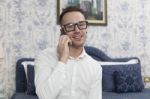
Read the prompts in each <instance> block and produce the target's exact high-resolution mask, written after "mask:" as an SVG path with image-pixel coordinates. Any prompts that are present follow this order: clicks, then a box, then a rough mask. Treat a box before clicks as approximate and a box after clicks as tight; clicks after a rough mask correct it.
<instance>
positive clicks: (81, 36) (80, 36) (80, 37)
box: [72, 35, 83, 41]
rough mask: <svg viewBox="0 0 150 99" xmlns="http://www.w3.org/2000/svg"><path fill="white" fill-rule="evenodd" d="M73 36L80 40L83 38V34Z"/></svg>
mask: <svg viewBox="0 0 150 99" xmlns="http://www.w3.org/2000/svg"><path fill="white" fill-rule="evenodd" d="M72 38H73V39H75V40H77V41H79V40H81V39H82V38H83V35H74V36H73V37H72Z"/></svg>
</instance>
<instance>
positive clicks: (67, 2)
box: [57, 0, 107, 25]
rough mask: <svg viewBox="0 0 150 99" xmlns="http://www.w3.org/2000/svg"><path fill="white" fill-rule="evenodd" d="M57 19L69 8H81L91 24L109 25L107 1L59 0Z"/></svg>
mask: <svg viewBox="0 0 150 99" xmlns="http://www.w3.org/2000/svg"><path fill="white" fill-rule="evenodd" d="M57 6H58V11H57V17H59V15H60V13H61V12H62V11H63V9H64V8H66V7H68V6H77V7H80V8H81V9H82V10H83V11H84V12H85V15H86V16H87V21H88V23H89V24H94V25H107V0H57Z"/></svg>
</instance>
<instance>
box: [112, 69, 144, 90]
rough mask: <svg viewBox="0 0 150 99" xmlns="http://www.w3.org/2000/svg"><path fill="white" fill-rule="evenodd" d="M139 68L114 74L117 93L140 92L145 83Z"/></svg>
mask: <svg viewBox="0 0 150 99" xmlns="http://www.w3.org/2000/svg"><path fill="white" fill-rule="evenodd" d="M138 71H139V70H137V68H127V69H125V70H123V71H115V72H114V82H115V91H116V92H118V93H125V92H140V91H142V89H143V88H144V87H143V82H142V77H141V74H140V73H139V72H138Z"/></svg>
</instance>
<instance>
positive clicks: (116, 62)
mask: <svg viewBox="0 0 150 99" xmlns="http://www.w3.org/2000/svg"><path fill="white" fill-rule="evenodd" d="M85 50H86V52H87V53H88V54H89V55H90V56H91V57H92V58H94V59H95V60H97V61H99V63H100V66H102V70H103V71H102V90H103V91H102V99H150V89H147V88H144V82H143V80H142V76H141V65H140V60H139V59H138V58H137V57H130V58H111V57H108V56H107V55H106V54H105V53H104V52H103V51H101V50H100V49H98V48H95V47H91V46H85ZM127 75H128V76H127ZM11 99H38V97H37V95H36V93H35V85H34V58H21V59H19V60H18V61H17V62H16V91H15V93H14V94H13V96H12V98H11Z"/></svg>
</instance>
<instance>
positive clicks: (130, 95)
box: [102, 89, 150, 99]
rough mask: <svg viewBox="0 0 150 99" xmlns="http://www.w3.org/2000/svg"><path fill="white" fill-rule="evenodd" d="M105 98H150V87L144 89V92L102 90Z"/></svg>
mask: <svg viewBox="0 0 150 99" xmlns="http://www.w3.org/2000/svg"><path fill="white" fill-rule="evenodd" d="M102 94H103V95H102V98H103V99H150V89H144V90H143V91H142V92H132V93H116V92H104V91H103V92H102Z"/></svg>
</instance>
